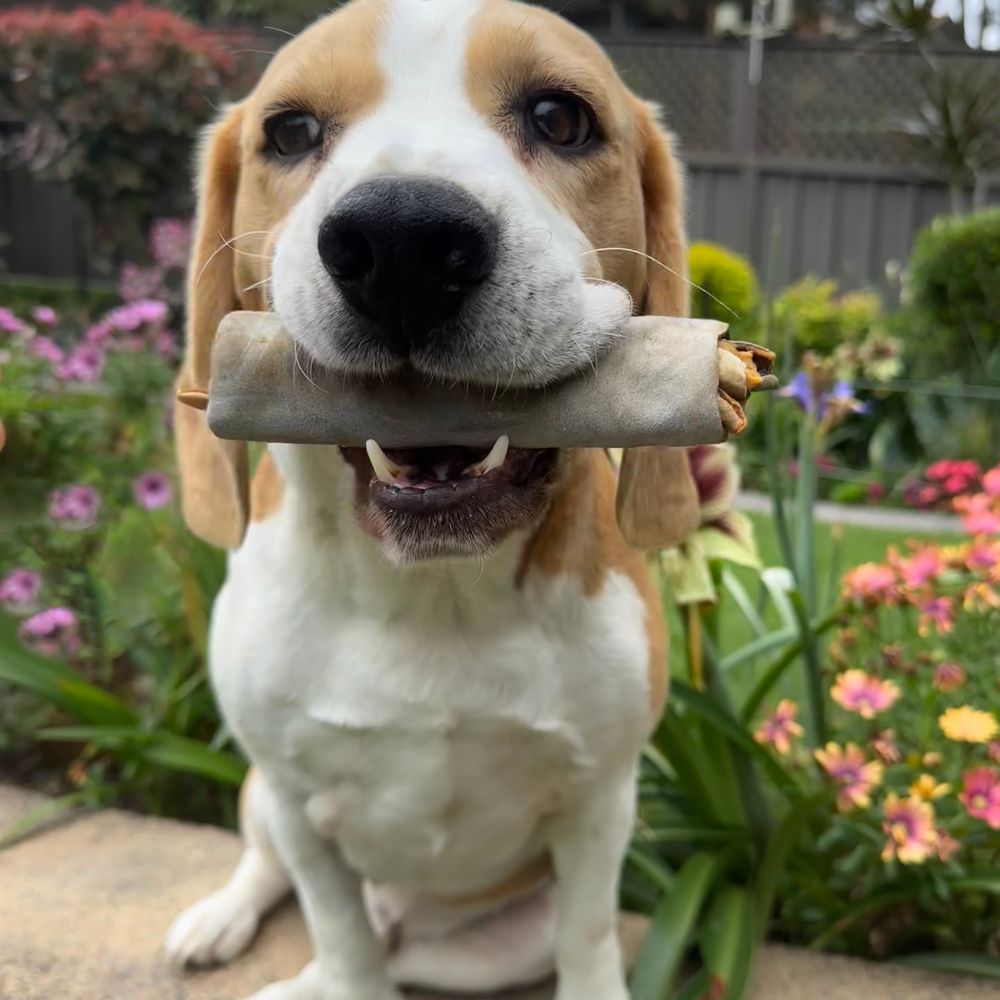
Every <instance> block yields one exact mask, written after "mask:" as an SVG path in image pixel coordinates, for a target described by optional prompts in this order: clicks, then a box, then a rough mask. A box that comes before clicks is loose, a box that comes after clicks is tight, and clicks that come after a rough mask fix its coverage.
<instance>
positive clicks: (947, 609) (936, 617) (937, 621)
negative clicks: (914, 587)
mask: <svg viewBox="0 0 1000 1000" xmlns="http://www.w3.org/2000/svg"><path fill="white" fill-rule="evenodd" d="M913 603H914V604H915V605H916V607H917V610H918V611H919V612H920V618H919V619H918V620H917V632H919V633H920V635H922V636H927V635H930V632H931V628H934V629H935V631H936V632H937V634H938V635H947V634H948V633H949V632H951V631H952V629H953V628H954V627H955V621H954V611H955V602H954V601H953V600H952V599H951V598H950V597H935V596H934V595H933V594H925V595H924V596H922V597H917V598H916V599H915V600H914V602H913Z"/></svg>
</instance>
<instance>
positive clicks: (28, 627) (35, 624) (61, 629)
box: [18, 608, 80, 656]
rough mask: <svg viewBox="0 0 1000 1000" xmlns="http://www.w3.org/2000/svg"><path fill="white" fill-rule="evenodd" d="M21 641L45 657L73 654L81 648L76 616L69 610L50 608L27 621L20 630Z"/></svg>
mask: <svg viewBox="0 0 1000 1000" xmlns="http://www.w3.org/2000/svg"><path fill="white" fill-rule="evenodd" d="M18 635H19V636H20V639H21V641H22V642H23V643H24V644H25V645H27V646H31V648H32V649H34V650H36V651H37V652H39V653H42V654H44V655H45V656H58V655H59V654H60V653H73V652H75V651H76V650H77V649H79V647H80V637H79V636H78V635H77V620H76V615H75V614H73V612H72V611H70V609H69V608H49V610H48V611H40V612H39V613H38V614H37V615H32V616H31V617H30V618H27V619H25V621H24V622H22V624H21V628H20V629H19V630H18Z"/></svg>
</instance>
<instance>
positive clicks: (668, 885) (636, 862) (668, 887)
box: [627, 844, 674, 894]
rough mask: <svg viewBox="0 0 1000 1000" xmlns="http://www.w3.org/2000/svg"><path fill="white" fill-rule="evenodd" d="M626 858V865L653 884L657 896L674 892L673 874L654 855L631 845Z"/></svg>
mask: <svg viewBox="0 0 1000 1000" xmlns="http://www.w3.org/2000/svg"><path fill="white" fill-rule="evenodd" d="M627 857H628V863H629V864H630V865H632V866H633V867H634V868H635V869H636V870H637V871H639V872H641V873H642V874H643V875H644V876H645V877H646V878H647V879H648V880H649V881H650V882H652V883H653V885H654V886H655V887H656V889H657V890H658V894H666V893H668V892H673V891H674V873H673V872H672V871H671V870H670V869H669V868H667V866H666V865H665V864H664V863H663V862H662V861H661V860H660V859H659V858H658V857H656V855H655V854H651V853H649V852H647V851H643V850H640V848H639V847H637V846H636V845H635V844H633V845H632V847H630V848H629V850H628V855H627Z"/></svg>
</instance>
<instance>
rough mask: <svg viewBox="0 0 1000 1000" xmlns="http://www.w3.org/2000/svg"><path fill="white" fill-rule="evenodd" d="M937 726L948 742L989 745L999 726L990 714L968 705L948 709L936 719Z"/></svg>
mask: <svg viewBox="0 0 1000 1000" xmlns="http://www.w3.org/2000/svg"><path fill="white" fill-rule="evenodd" d="M938 725H939V726H940V727H941V732H942V733H944V734H945V736H947V737H948V739H949V740H961V741H962V742H963V743H989V741H990V740H991V739H993V737H994V736H996V735H997V733H1000V726H998V725H997V720H996V719H995V718H993V714H992V713H991V712H983V711H981V710H979V709H978V708H972V707H971V706H969V705H962V707H961V708H949V709H948V711H947V712H945V713H944V714H943V715H941V716H939V717H938Z"/></svg>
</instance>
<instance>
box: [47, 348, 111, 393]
mask: <svg viewBox="0 0 1000 1000" xmlns="http://www.w3.org/2000/svg"><path fill="white" fill-rule="evenodd" d="M104 361H105V356H104V351H102V350H101V348H100V347H98V346H96V345H95V344H88V343H82V344H77V345H76V347H74V348H73V350H72V351H70V353H69V356H68V357H67V358H66V360H65V361H64V362H63V363H62V364H61V365H60V366H59V367H58V368H57V369H56V378H57V379H59V380H60V381H63V382H88V383H90V382H96V381H97V380H98V379H99V378H100V377H101V372H103V371H104Z"/></svg>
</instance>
